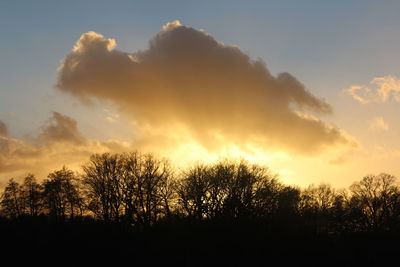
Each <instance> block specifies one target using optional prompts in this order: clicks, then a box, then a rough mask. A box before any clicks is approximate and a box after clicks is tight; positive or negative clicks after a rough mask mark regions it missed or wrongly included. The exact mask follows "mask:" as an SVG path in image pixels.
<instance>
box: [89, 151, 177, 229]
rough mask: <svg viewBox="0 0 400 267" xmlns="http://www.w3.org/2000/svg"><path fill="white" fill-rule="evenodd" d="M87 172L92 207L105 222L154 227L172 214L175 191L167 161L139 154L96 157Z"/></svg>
mask: <svg viewBox="0 0 400 267" xmlns="http://www.w3.org/2000/svg"><path fill="white" fill-rule="evenodd" d="M83 169H84V172H85V173H84V175H83V179H82V182H83V184H84V185H85V188H86V194H87V196H88V199H89V200H88V202H89V208H90V210H92V211H93V212H94V213H95V214H98V215H101V217H102V218H103V219H104V220H105V221H109V220H113V221H118V220H120V219H121V218H123V219H124V220H125V221H127V222H128V223H134V224H139V225H150V224H152V223H154V222H155V221H156V220H157V219H158V218H159V217H160V216H165V215H169V213H170V212H171V211H170V209H171V207H170V203H169V201H170V199H171V198H172V196H173V194H174V192H173V185H172V184H173V183H172V180H171V178H172V177H171V170H170V167H169V164H168V163H167V162H166V161H163V160H158V159H157V158H155V157H154V156H153V155H151V154H140V153H138V152H134V153H130V154H115V155H110V154H107V153H105V154H101V155H100V154H96V155H93V156H92V157H91V159H90V162H89V163H88V164H86V165H85V166H84V167H83ZM99 213H100V214H99Z"/></svg>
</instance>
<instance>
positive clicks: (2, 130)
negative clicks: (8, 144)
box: [0, 121, 10, 137]
mask: <svg viewBox="0 0 400 267" xmlns="http://www.w3.org/2000/svg"><path fill="white" fill-rule="evenodd" d="M9 135H10V134H9V133H8V129H7V125H6V124H5V123H4V122H2V121H0V136H3V137H7V136H9Z"/></svg>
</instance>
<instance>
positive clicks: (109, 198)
mask: <svg viewBox="0 0 400 267" xmlns="http://www.w3.org/2000/svg"><path fill="white" fill-rule="evenodd" d="M121 163H122V162H121V159H120V155H118V154H115V155H111V154H109V153H104V154H95V155H92V156H91V157H90V161H89V162H88V163H87V164H86V165H84V166H83V171H84V175H83V177H82V183H83V185H84V186H85V188H86V195H87V198H88V199H87V200H88V208H89V210H91V211H92V212H93V213H94V214H96V215H97V216H100V217H101V218H102V219H103V220H104V221H110V220H119V217H120V212H121V208H122V203H123V195H122V192H121V190H122V188H121V182H120V181H121V179H122V165H121ZM125 190H126V189H125Z"/></svg>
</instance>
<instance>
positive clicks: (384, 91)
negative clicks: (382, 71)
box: [344, 75, 400, 104]
mask: <svg viewBox="0 0 400 267" xmlns="http://www.w3.org/2000/svg"><path fill="white" fill-rule="evenodd" d="M370 84H371V86H365V85H353V86H351V87H350V88H348V89H345V90H344V92H345V93H346V94H348V95H350V96H351V97H353V98H354V99H355V100H356V101H358V102H360V103H361V104H368V103H371V102H386V101H388V100H389V99H394V100H395V101H396V102H400V80H399V79H397V78H396V77H394V76H390V75H388V76H383V77H375V78H373V79H372V80H371V82H370Z"/></svg>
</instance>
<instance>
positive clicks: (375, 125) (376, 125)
mask: <svg viewBox="0 0 400 267" xmlns="http://www.w3.org/2000/svg"><path fill="white" fill-rule="evenodd" d="M368 125H369V129H370V130H375V131H387V130H389V125H388V124H387V122H385V120H384V119H383V117H375V118H373V119H371V120H370V121H368Z"/></svg>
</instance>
